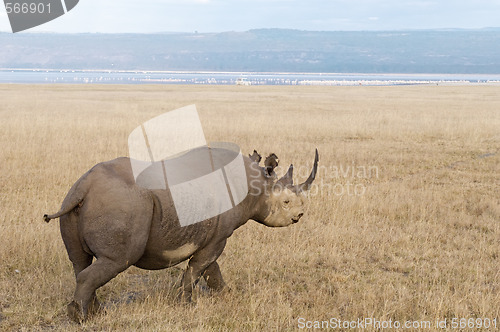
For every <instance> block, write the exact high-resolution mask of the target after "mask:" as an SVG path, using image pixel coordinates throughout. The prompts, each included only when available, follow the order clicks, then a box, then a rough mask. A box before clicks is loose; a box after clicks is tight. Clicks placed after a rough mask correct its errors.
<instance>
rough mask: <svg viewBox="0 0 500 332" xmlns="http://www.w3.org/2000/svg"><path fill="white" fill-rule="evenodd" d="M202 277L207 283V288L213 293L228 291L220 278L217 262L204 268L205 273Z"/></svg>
mask: <svg viewBox="0 0 500 332" xmlns="http://www.w3.org/2000/svg"><path fill="white" fill-rule="evenodd" d="M203 277H204V278H205V281H206V282H207V286H208V287H209V288H210V289H211V290H212V291H214V292H221V291H223V290H226V289H229V287H227V285H226V283H225V282H224V278H222V274H221V272H220V268H219V264H217V262H213V263H212V264H210V265H209V266H208V267H207V268H206V270H205V272H204V273H203Z"/></svg>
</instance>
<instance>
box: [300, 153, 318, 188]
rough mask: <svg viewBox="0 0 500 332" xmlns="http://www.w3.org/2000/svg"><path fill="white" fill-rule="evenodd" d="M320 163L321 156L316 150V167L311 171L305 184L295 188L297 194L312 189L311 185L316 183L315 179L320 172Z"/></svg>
mask: <svg viewBox="0 0 500 332" xmlns="http://www.w3.org/2000/svg"><path fill="white" fill-rule="evenodd" d="M318 161H319V155H318V149H316V155H315V156H314V166H313V169H312V171H311V174H310V175H309V177H308V178H307V180H306V181H305V182H304V183H301V184H299V185H297V186H295V187H294V188H295V192H297V193H299V192H302V191H306V190H309V189H311V185H312V183H313V181H314V178H315V177H316V173H317V172H318Z"/></svg>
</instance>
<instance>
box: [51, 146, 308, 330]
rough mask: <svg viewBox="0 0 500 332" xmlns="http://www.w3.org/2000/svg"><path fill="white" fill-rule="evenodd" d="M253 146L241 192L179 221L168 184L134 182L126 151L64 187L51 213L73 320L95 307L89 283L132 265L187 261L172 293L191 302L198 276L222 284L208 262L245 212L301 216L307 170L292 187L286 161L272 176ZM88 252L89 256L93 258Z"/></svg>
mask: <svg viewBox="0 0 500 332" xmlns="http://www.w3.org/2000/svg"><path fill="white" fill-rule="evenodd" d="M258 161H260V155H258V154H257V153H256V152H255V153H254V155H252V156H250V157H245V158H244V162H245V169H246V172H247V179H248V188H249V194H248V196H247V197H246V198H245V199H244V200H243V201H242V202H241V203H240V204H239V205H237V206H236V207H234V208H233V209H231V210H229V211H227V212H225V213H222V214H220V215H218V216H217V217H214V218H211V219H208V220H205V221H202V222H199V223H196V224H193V225H190V226H186V227H181V226H180V225H179V221H178V219H177V215H176V213H175V208H174V205H173V201H172V197H171V195H170V192H169V191H168V190H149V189H145V188H142V187H139V186H138V185H136V184H135V181H134V177H133V174H132V170H131V165H130V160H129V159H128V158H118V159H114V160H111V161H108V162H103V163H100V164H97V165H96V166H94V167H93V168H92V169H91V170H89V171H88V172H87V173H85V174H84V175H83V176H82V177H81V178H80V179H79V180H78V181H77V182H76V183H75V184H74V185H73V187H72V188H71V189H70V191H69V192H68V194H67V196H66V198H65V199H64V201H63V204H62V207H61V209H60V211H59V212H57V213H55V214H53V215H44V219H45V221H47V222H48V221H50V219H54V218H58V217H59V218H60V229H61V235H62V238H63V241H64V244H65V246H66V250H67V251H68V255H69V259H70V260H71V262H72V263H73V268H74V272H75V277H76V290H75V294H74V299H73V301H72V302H71V303H70V304H69V305H68V314H69V316H70V317H71V318H72V319H73V320H75V321H76V322H81V321H83V320H85V319H86V318H87V317H88V316H89V315H92V314H93V313H95V312H96V311H97V310H98V309H99V302H98V300H97V297H96V293H95V292H96V289H98V288H99V287H101V286H103V285H104V284H106V283H107V282H108V281H109V280H111V279H112V278H114V277H115V276H116V275H117V274H118V273H120V272H122V271H124V270H125V269H127V268H128V267H129V266H131V265H134V266H137V267H139V268H142V269H148V270H156V269H163V268H167V267H171V266H173V265H176V264H178V263H180V262H182V261H184V260H188V259H189V262H188V265H187V268H186V270H185V272H184V275H183V278H182V283H181V292H180V298H181V300H183V301H187V302H189V301H191V293H192V291H193V287H194V286H195V285H196V283H197V281H198V280H199V278H200V277H202V276H203V277H204V278H205V280H206V282H207V285H208V287H209V288H210V289H211V290H213V291H221V290H224V289H225V288H226V284H225V283H224V280H223V279H222V275H221V272H220V270H219V266H218V264H217V262H216V260H217V258H218V257H219V256H220V254H221V253H222V251H223V250H224V246H225V245H226V240H227V238H228V237H230V236H231V234H233V232H234V230H235V229H237V228H238V227H240V226H242V225H243V224H245V223H246V222H247V221H248V220H249V219H253V220H255V221H257V222H259V223H261V224H264V225H266V226H269V227H281V226H288V225H291V224H294V223H296V222H298V221H299V219H300V218H301V216H302V215H303V210H304V203H305V195H304V192H305V191H306V190H308V189H309V188H310V185H311V184H312V181H313V180H314V177H315V174H316V170H317V162H318V152H317V151H316V157H315V162H314V166H313V171H312V172H311V175H310V177H309V179H308V180H307V181H306V182H304V183H303V184H301V185H297V186H293V183H292V172H293V167H292V166H290V168H289V170H288V172H287V174H285V175H284V176H283V178H281V179H280V180H276V175H275V173H274V171H273V172H272V173H271V174H268V171H269V170H268V169H266V168H263V167H260V166H259V165H258ZM94 257H95V258H96V260H95V261H94V262H92V261H93V258H94Z"/></svg>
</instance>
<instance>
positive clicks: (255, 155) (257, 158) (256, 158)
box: [248, 150, 262, 164]
mask: <svg viewBox="0 0 500 332" xmlns="http://www.w3.org/2000/svg"><path fill="white" fill-rule="evenodd" d="M248 157H250V159H252V160H253V161H255V162H256V163H257V164H258V163H260V161H261V160H262V157H261V155H260V154H259V153H258V152H257V151H256V150H253V154H252V155H248Z"/></svg>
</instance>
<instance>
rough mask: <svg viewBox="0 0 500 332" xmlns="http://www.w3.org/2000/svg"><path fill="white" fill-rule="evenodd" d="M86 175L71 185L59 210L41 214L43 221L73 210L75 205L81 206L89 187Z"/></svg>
mask: <svg viewBox="0 0 500 332" xmlns="http://www.w3.org/2000/svg"><path fill="white" fill-rule="evenodd" d="M86 175H87V174H86ZM86 175H85V176H83V177H81V178H80V179H79V180H78V181H77V182H76V183H75V184H74V185H73V186H72V187H71V189H70V190H69V192H68V194H67V195H66V198H65V199H64V201H63V203H62V206H61V209H60V210H59V211H57V212H56V213H54V214H44V215H43V220H44V221H45V222H49V221H50V220H51V219H55V218H59V217H61V216H63V215H65V214H67V213H69V212H71V211H73V210H74V209H75V208H76V207H79V206H82V204H83V200H84V199H85V196H86V195H87V192H88V189H89V181H88V180H89V179H88V177H87V176H86Z"/></svg>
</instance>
